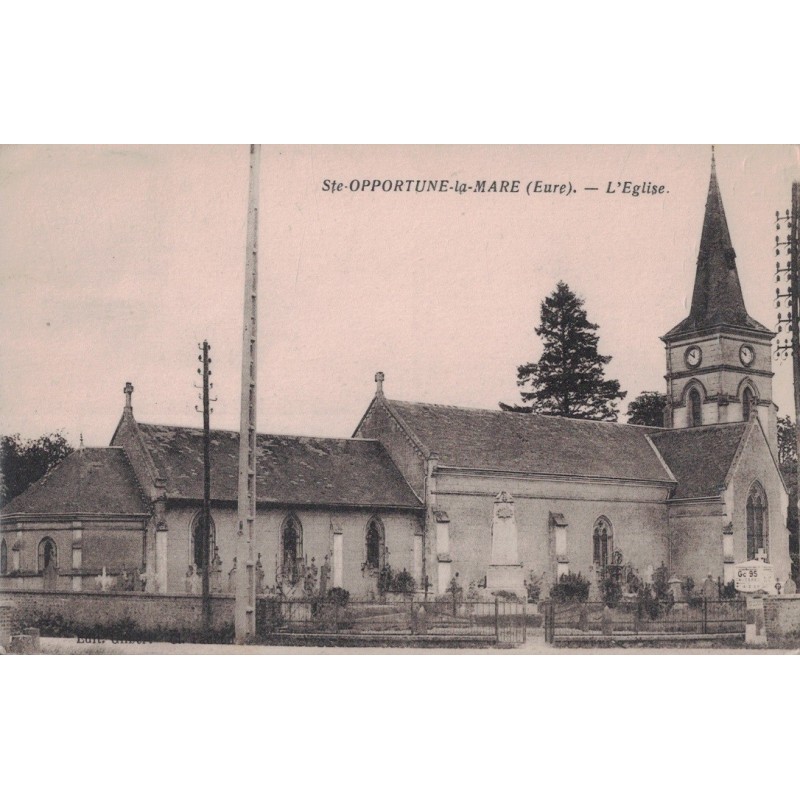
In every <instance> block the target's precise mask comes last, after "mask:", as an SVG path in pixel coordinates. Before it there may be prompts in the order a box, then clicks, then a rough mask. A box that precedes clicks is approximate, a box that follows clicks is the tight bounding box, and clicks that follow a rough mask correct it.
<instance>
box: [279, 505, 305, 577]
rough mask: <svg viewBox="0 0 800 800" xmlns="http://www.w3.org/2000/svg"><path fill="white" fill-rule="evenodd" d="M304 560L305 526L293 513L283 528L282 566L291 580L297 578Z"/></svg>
mask: <svg viewBox="0 0 800 800" xmlns="http://www.w3.org/2000/svg"><path fill="white" fill-rule="evenodd" d="M302 560H303V528H302V526H301V525H300V520H299V519H297V517H295V516H294V514H292V515H291V516H288V517H286V519H285V520H284V522H283V527H282V528H281V568H282V571H283V575H284V576H285V577H286V578H287V579H288V580H290V581H292V582H294V581H296V580H297V578H298V576H299V574H300V562H301V561H302Z"/></svg>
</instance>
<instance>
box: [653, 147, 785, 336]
mask: <svg viewBox="0 0 800 800" xmlns="http://www.w3.org/2000/svg"><path fill="white" fill-rule="evenodd" d="M719 326H732V327H736V328H748V329H750V330H753V331H757V332H759V333H769V334H771V333H772V331H770V330H769V328H765V327H764V326H763V325H762V324H761V323H760V322H757V321H756V320H754V319H753V318H752V317H751V316H749V315H748V313H747V309H746V308H745V305H744V297H743V296H742V287H741V285H740V284H739V273H738V272H737V271H736V252H735V251H734V249H733V244H732V243H731V235H730V231H729V230H728V221H727V219H726V217H725V208H724V207H723V205H722V195H721V193H720V190H719V183H718V182H717V168H716V164H715V162H714V157H713V155H712V157H711V179H710V181H709V184H708V197H707V198H706V211H705V217H704V218H703V233H702V235H701V237H700V250H699V253H698V256H697V272H696V274H695V281H694V292H693V294H692V307H691V309H690V311H689V316H688V317H686V319H684V320H683V321H682V322H680V323H678V325H676V326H675V327H674V328H672V330H670V331H669V332H668V333H667V334H666V335H665V336H664V337H663V338H664V339H672V338H676V337H678V336H681V335H684V334H689V333H694V332H697V331H702V330H707V329H709V328H715V327H719Z"/></svg>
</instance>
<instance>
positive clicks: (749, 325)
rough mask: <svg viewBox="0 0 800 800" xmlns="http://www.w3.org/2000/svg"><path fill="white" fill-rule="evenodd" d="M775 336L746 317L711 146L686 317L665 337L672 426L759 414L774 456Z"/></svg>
mask: <svg viewBox="0 0 800 800" xmlns="http://www.w3.org/2000/svg"><path fill="white" fill-rule="evenodd" d="M774 336H775V334H774V333H773V332H772V331H771V330H769V328H766V327H764V326H763V325H762V324H761V323H760V322H756V320H754V319H753V318H752V317H750V316H749V315H748V314H747V309H746V308H745V305H744V298H743V297H742V287H741V285H740V284H739V274H738V272H737V271H736V253H735V251H734V249H733V245H732V243H731V236H730V232H729V231H728V222H727V220H726V219H725V209H724V208H723V205H722V195H721V194H720V190H719V183H718V182H717V168H716V162H715V159H714V151H713V149H712V152H711V179H710V181H709V185H708V198H707V199H706V210H705V218H704V219H703V233H702V236H701V238H700V251H699V253H698V256H697V273H696V275H695V280H694V293H693V295H692V307H691V310H690V311H689V316H688V317H686V319H684V320H683V321H682V322H680V323H679V324H678V325H676V326H675V327H674V328H672V330H670V331H669V332H668V333H666V334H665V335H664V336H662V337H661V338H662V341H663V342H664V344H665V345H666V350H667V374H666V376H665V377H666V380H667V409H666V412H665V420H664V424H665V425H666V426H667V427H671V428H686V427H694V426H698V425H714V424H717V423H723V422H741V421H743V420H747V419H750V418H751V417H752V416H753V414H758V417H759V420H760V422H761V425H762V427H763V428H764V432H765V433H766V435H767V440H768V441H769V444H770V448H771V449H772V451H773V453H774V454H775V455H776V457H777V449H778V439H777V407H776V406H775V404H774V403H773V402H772V376H773V372H772V369H771V366H772V345H771V343H772V339H773V338H774Z"/></svg>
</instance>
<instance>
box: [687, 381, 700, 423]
mask: <svg viewBox="0 0 800 800" xmlns="http://www.w3.org/2000/svg"><path fill="white" fill-rule="evenodd" d="M688 400H689V402H688V406H689V427H690V428H697V427H698V426H700V425H702V424H703V399H702V398H701V397H700V392H699V391H698V390H697V389H690V390H689V397H688Z"/></svg>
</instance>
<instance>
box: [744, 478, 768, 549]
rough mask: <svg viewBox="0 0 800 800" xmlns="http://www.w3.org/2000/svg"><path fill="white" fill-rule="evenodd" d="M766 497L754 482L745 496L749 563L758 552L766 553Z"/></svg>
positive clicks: (758, 484)
mask: <svg viewBox="0 0 800 800" xmlns="http://www.w3.org/2000/svg"><path fill="white" fill-rule="evenodd" d="M768 538H769V537H768V530H767V496H766V494H764V489H763V488H762V487H761V484H760V483H758V482H757V481H756V483H754V484H753V486H752V487H751V489H750V492H749V494H748V495H747V559H748V561H751V560H752V559H754V558H755V557H756V556H757V555H758V551H759V550H762V549H763V550H764V553H765V554H766V553H768V545H769V541H768Z"/></svg>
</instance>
